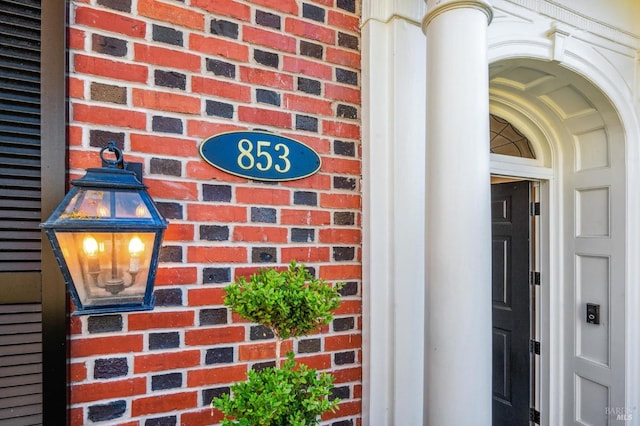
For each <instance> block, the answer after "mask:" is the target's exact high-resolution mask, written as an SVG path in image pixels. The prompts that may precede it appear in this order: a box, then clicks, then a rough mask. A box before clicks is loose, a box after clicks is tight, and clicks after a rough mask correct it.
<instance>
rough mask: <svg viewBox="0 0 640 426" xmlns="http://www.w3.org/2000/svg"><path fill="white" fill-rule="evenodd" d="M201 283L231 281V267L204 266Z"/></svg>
mask: <svg viewBox="0 0 640 426" xmlns="http://www.w3.org/2000/svg"><path fill="white" fill-rule="evenodd" d="M202 282H203V284H220V283H228V282H231V268H204V269H203V270H202Z"/></svg>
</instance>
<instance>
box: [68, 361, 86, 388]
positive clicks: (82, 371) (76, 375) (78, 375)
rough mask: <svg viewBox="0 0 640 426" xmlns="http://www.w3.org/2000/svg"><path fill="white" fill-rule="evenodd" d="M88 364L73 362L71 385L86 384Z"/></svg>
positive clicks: (70, 365) (70, 368)
mask: <svg viewBox="0 0 640 426" xmlns="http://www.w3.org/2000/svg"><path fill="white" fill-rule="evenodd" d="M87 377H88V375H87V363H86V362H73V363H70V364H69V381H70V382H71V383H76V382H84V381H85V380H87Z"/></svg>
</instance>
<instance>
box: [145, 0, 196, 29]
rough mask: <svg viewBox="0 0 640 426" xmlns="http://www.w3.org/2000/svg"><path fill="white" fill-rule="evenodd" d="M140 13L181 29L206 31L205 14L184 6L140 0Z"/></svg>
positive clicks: (152, 0)
mask: <svg viewBox="0 0 640 426" xmlns="http://www.w3.org/2000/svg"><path fill="white" fill-rule="evenodd" d="M138 13H139V14H140V15H142V16H146V17H148V18H154V19H157V20H159V21H164V22H170V23H172V24H176V25H179V26H181V27H188V28H193V29H194V30H201V31H202V30H204V14H203V13H200V12H196V11H194V10H191V9H188V8H186V7H184V6H182V5H172V4H167V3H162V2H159V1H157V0H138Z"/></svg>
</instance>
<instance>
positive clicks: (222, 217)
mask: <svg viewBox="0 0 640 426" xmlns="http://www.w3.org/2000/svg"><path fill="white" fill-rule="evenodd" d="M187 219H189V220H193V221H211V222H241V223H243V222H246V221H247V208H246V207H239V206H225V207H224V208H220V206H212V205H209V204H189V205H188V206H187Z"/></svg>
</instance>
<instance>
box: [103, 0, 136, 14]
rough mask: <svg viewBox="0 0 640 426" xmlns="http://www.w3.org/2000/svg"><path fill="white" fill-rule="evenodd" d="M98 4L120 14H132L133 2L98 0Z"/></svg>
mask: <svg viewBox="0 0 640 426" xmlns="http://www.w3.org/2000/svg"><path fill="white" fill-rule="evenodd" d="M98 4H99V5H100V6H106V7H108V8H110V9H113V10H117V11H119V12H131V0H98Z"/></svg>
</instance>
